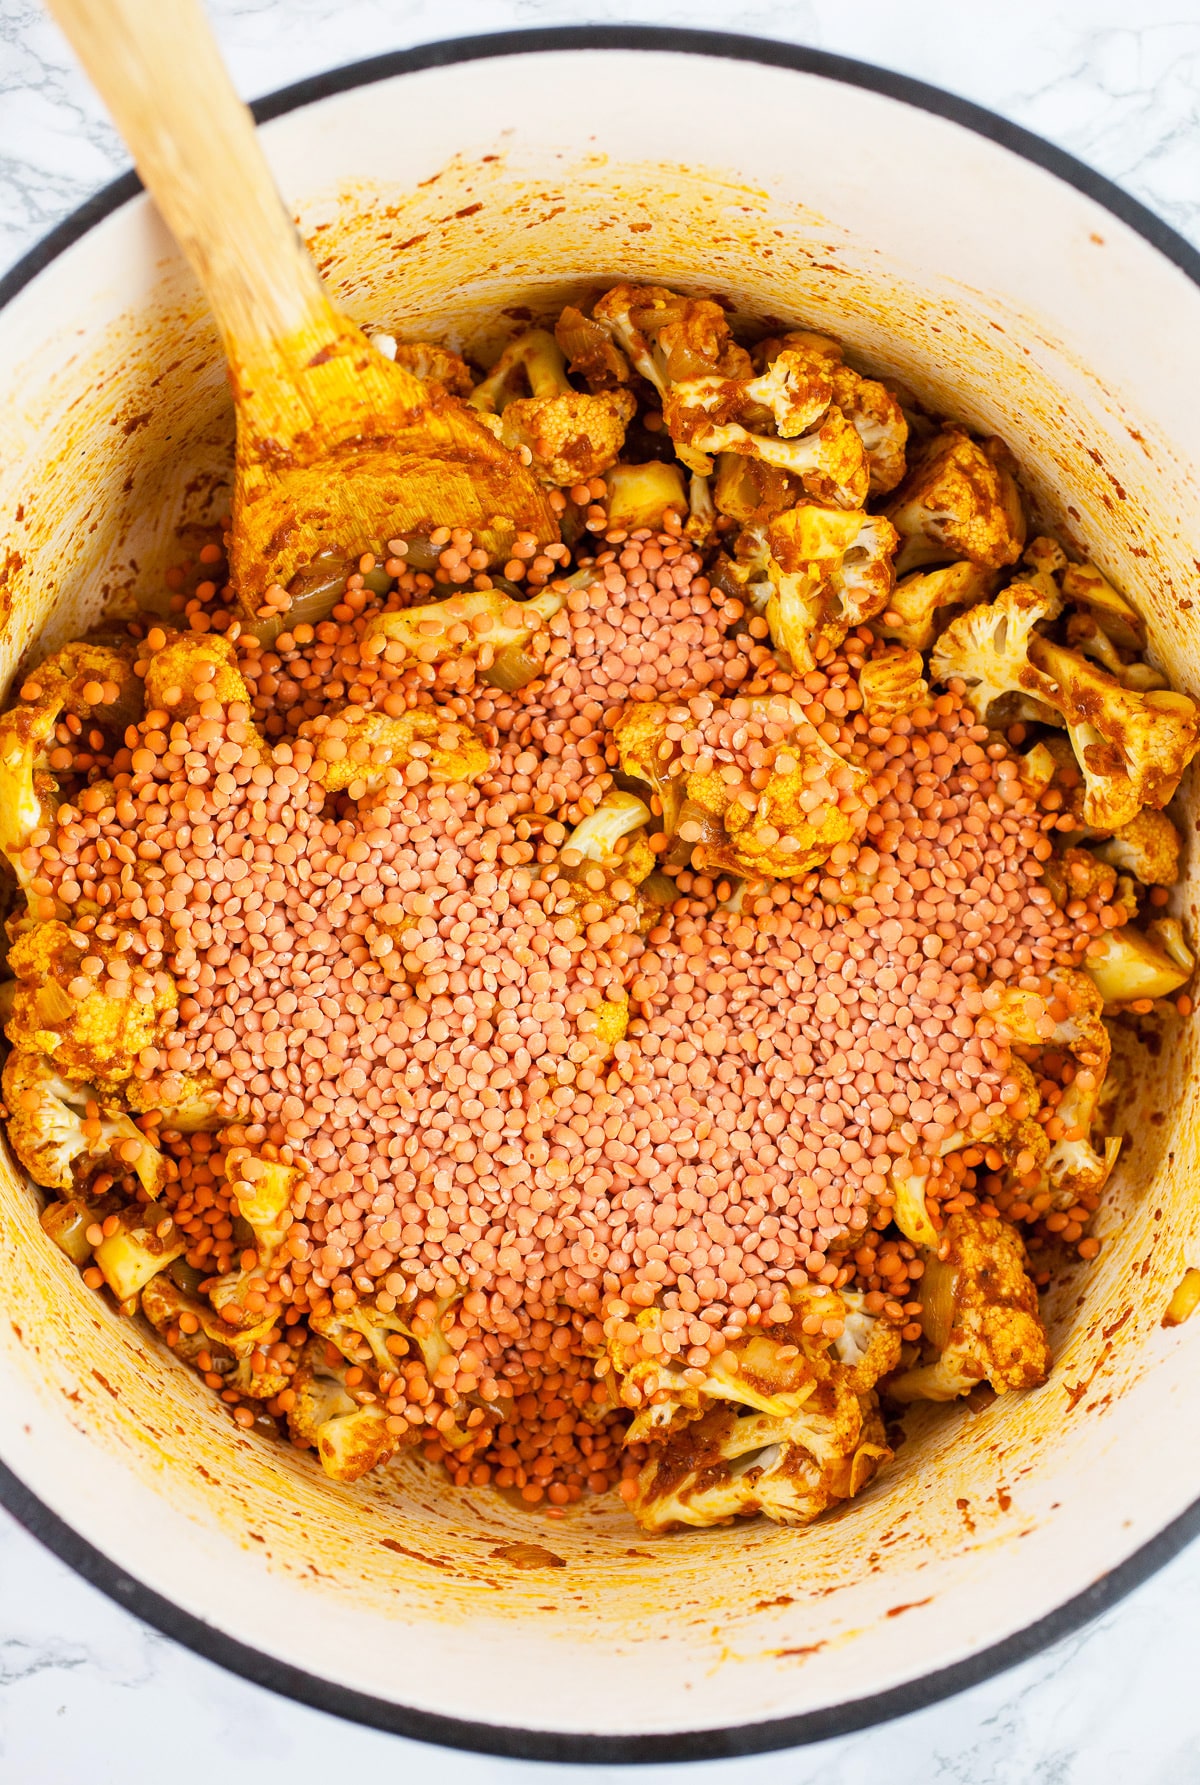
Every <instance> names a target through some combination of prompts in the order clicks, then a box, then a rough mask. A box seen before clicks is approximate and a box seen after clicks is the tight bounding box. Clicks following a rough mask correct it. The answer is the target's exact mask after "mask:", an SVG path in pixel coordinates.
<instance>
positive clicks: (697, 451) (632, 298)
mask: <svg viewBox="0 0 1200 1785" xmlns="http://www.w3.org/2000/svg"><path fill="white" fill-rule="evenodd" d="M595 315H596V319H597V321H599V322H600V323H602V325H603V326H605V327H606V328H608V329H609V330H610V332H611V333H612V336H613V338H614V339H615V340H616V341H618V342H619V343H620V345H621V347H622V348H623V349H624V350H625V352H626V353H627V354H628V355H629V358H630V359H631V360H632V362H633V364H634V366H635V367H636V368H637V370H638V371H639V372H640V373H641V374H642V376H643V377H644V378H646V379H648V380H649V382H650V383H651V384H653V385H654V387H655V389H656V390H657V391H658V393H659V395H660V397H661V398H662V405H663V421H664V422H665V424H666V428H667V432H668V433H669V434H670V436H671V440H672V441H673V443H674V446H675V450H676V452H677V454H678V456H679V457H680V459H682V461H683V463H684V464H685V465H686V466H687V468H688V470H689V471H695V472H698V473H700V474H701V475H702V476H708V474H709V473H710V472H711V471H712V469H713V464H712V455H713V454H714V453H737V454H744V455H746V456H748V457H750V458H753V459H758V460H761V461H762V462H763V463H764V464H766V465H772V466H775V467H777V468H778V469H780V470H783V471H787V472H790V473H791V474H792V475H793V476H795V477H798V478H800V479H801V480H802V482H803V484H804V487H805V489H807V490H808V491H809V493H810V494H811V495H814V496H816V497H817V499H818V500H819V501H822V502H832V503H836V504H839V505H841V506H845V507H849V508H856V507H861V505H862V503H863V502H864V501H865V500H866V496H867V489H868V484H869V470H868V465H867V456H866V453H865V451H864V449H863V444H862V441H861V440H860V439H859V436H858V434H857V433H856V431H855V429H854V426H853V423H852V422H851V421H850V420H849V419H848V418H847V417H846V416H845V415H843V414H842V411H841V410H840V409H839V408H838V407H837V405H836V404H835V403H834V402H833V379H832V377H831V375H830V372H829V370H828V369H827V368H826V366H825V365H824V363H823V362H822V360H821V358H820V356H816V355H813V354H811V353H808V352H806V351H803V350H797V351H793V350H792V349H791V348H790V347H783V346H782V345H781V347H780V350H779V351H778V352H777V353H776V355H775V358H774V359H773V361H772V362H771V363H770V364H768V365H767V366H766V368H765V369H764V370H763V371H762V372H760V373H758V374H757V375H755V372H754V368H753V365H752V363H751V360H750V356H749V355H748V354H747V353H746V352H745V350H744V349H743V348H741V347H739V346H738V345H737V343H736V342H735V341H734V340H733V338H732V336H731V335H730V332H729V324H728V322H727V321H726V319H725V315H724V312H723V311H722V310H721V308H720V306H719V305H717V304H714V303H712V302H711V301H710V300H708V299H704V298H699V299H692V298H683V297H680V296H678V295H677V294H676V293H675V292H672V291H667V290H665V289H664V288H663V287H661V286H645V287H635V286H628V285H618V286H615V287H614V288H613V290H611V291H609V292H607V293H606V294H605V296H604V297H603V298H601V299H600V300H599V301H598V302H597V304H596V306H595Z"/></svg>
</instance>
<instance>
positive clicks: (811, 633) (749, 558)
mask: <svg viewBox="0 0 1200 1785" xmlns="http://www.w3.org/2000/svg"><path fill="white" fill-rule="evenodd" d="M895 548H896V535H895V533H894V532H893V530H892V528H891V527H890V526H889V525H888V523H887V522H886V521H885V520H883V519H882V518H881V517H880V516H878V515H867V514H862V513H860V512H858V511H855V510H846V509H837V508H822V507H818V506H817V505H816V504H815V503H802V504H800V505H798V506H797V507H795V508H790V509H788V510H787V511H786V512H785V513H783V514H781V515H777V516H776V517H775V519H774V520H773V521H771V522H770V524H769V526H768V527H767V528H766V529H765V531H764V529H763V528H761V527H754V528H748V529H747V530H746V531H745V532H743V533H742V534H740V535H739V537H738V540H737V542H736V545H735V547H734V551H735V558H734V560H733V561H730V560H728V559H725V560H723V561H722V563H723V568H724V572H725V578H724V580H725V581H726V582H730V583H731V584H732V586H733V587H735V588H737V589H738V590H739V591H740V592H741V593H742V594H743V595H744V597H745V599H747V600H748V601H749V602H750V603H751V605H752V606H754V607H755V608H756V609H757V610H758V611H759V612H760V613H762V614H763V616H764V617H765V619H766V622H767V625H768V627H769V628H770V632H771V643H772V644H773V645H774V647H775V649H776V650H777V651H778V652H780V653H781V654H782V655H783V656H784V657H785V658H786V659H787V660H788V661H789V662H790V663H791V666H792V668H793V669H795V670H797V671H799V672H801V673H803V672H804V671H806V670H810V669H812V668H813V667H814V666H815V663H816V661H817V659H818V658H819V657H822V656H824V655H825V654H826V653H827V652H829V651H831V650H834V649H836V647H837V646H838V645H840V644H841V643H842V641H843V639H844V638H845V636H846V634H847V633H848V632H849V631H851V630H852V628H854V627H855V626H861V625H862V623H863V622H864V620H867V619H869V618H870V617H871V616H872V615H873V614H877V613H878V612H879V611H880V609H881V608H883V607H886V605H887V601H888V597H889V595H890V593H891V588H892V566H891V554H892V552H893V551H894V550H895Z"/></svg>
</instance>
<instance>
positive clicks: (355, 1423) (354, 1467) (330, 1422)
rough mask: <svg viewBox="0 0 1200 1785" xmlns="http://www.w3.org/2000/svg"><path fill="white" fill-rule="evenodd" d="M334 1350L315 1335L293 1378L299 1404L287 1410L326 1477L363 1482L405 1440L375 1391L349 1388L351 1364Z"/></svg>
mask: <svg viewBox="0 0 1200 1785" xmlns="http://www.w3.org/2000/svg"><path fill="white" fill-rule="evenodd" d="M331 1350H333V1347H332V1346H330V1345H329V1344H328V1343H327V1342H326V1340H324V1339H313V1340H311V1341H310V1342H309V1344H308V1345H306V1346H305V1348H304V1351H303V1352H302V1353H301V1359H300V1363H299V1366H298V1367H297V1370H296V1373H295V1375H294V1376H293V1377H292V1381H291V1386H292V1389H293V1390H294V1392H295V1395H296V1403H295V1405H294V1406H293V1407H292V1408H291V1409H290V1410H289V1412H288V1416H287V1421H288V1427H289V1429H290V1431H291V1434H292V1438H293V1439H294V1440H295V1441H296V1442H298V1443H299V1444H301V1445H304V1446H308V1447H310V1448H313V1449H315V1450H316V1452H317V1455H318V1457H319V1458H320V1461H321V1467H322V1468H323V1469H324V1471H325V1473H326V1475H328V1476H331V1477H332V1479H333V1480H334V1481H341V1482H352V1481H359V1480H361V1478H362V1477H363V1476H364V1475H366V1474H368V1473H369V1472H370V1471H371V1470H372V1469H374V1468H376V1467H377V1466H378V1465H379V1464H380V1463H382V1462H385V1461H386V1460H387V1459H388V1457H391V1456H394V1455H395V1454H396V1451H397V1450H399V1448H400V1445H401V1442H402V1439H401V1438H400V1437H398V1436H396V1435H394V1434H393V1433H392V1432H389V1430H388V1417H387V1410H386V1408H385V1407H384V1406H383V1405H382V1404H381V1403H380V1402H379V1401H378V1400H376V1399H375V1398H374V1397H373V1394H372V1391H371V1390H369V1389H368V1390H363V1389H360V1390H358V1391H356V1392H352V1391H351V1390H350V1389H349V1388H348V1387H347V1386H346V1370H347V1368H348V1366H347V1365H346V1364H344V1363H342V1362H341V1360H340V1359H339V1360H338V1362H336V1363H332V1362H331V1361H330V1357H329V1353H330V1351H331ZM334 1355H335V1357H336V1355H337V1354H336V1352H334ZM358 1395H371V1396H372V1398H371V1399H370V1400H362V1399H359V1398H357V1396H358ZM413 1435H414V1436H415V1428H414V1433H413Z"/></svg>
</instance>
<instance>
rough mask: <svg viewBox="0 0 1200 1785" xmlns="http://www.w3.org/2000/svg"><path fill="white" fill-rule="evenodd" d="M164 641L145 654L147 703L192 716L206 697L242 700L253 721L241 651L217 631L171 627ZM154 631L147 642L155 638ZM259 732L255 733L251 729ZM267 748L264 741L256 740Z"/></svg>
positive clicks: (224, 702)
mask: <svg viewBox="0 0 1200 1785" xmlns="http://www.w3.org/2000/svg"><path fill="white" fill-rule="evenodd" d="M162 635H163V636H164V638H165V641H166V642H165V643H164V644H163V645H162V646H161V647H160V648H159V649H158V650H153V651H151V654H150V656H149V657H148V658H147V659H146V708H147V711H162V712H166V713H167V714H169V715H170V717H171V718H172V719H189V718H191V717H192V716H193V715H194V714H195V713H197V712H198V711H199V709H200V707H201V705H202V703H203V702H204V701H206V700H215V701H219V702H220V704H221V705H222V706H226V707H228V706H233V705H235V704H240V705H242V706H244V707H245V709H246V718H247V720H249V717H250V712H251V709H252V705H253V703H252V701H251V699H250V690H249V689H248V688H247V686H246V679H245V677H244V676H243V675H242V672H241V670H240V669H239V668H238V661H237V652H236V650H235V649H234V647H233V645H232V644H231V643H230V642H229V640H228V639H227V638H223V637H222V636H221V634H220V633H219V632H169V631H166V630H165V629H163V630H162ZM154 638H155V634H154V633H153V632H152V633H151V634H150V635H149V638H148V639H147V641H146V642H147V646H149V645H150V644H151V642H152V641H153V640H154ZM253 735H254V736H257V734H253ZM258 741H259V743H260V744H261V746H262V748H263V749H264V750H265V748H266V746H265V744H262V740H261V739H259V740H258Z"/></svg>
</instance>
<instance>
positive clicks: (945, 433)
mask: <svg viewBox="0 0 1200 1785" xmlns="http://www.w3.org/2000/svg"><path fill="white" fill-rule="evenodd" d="M886 513H887V516H888V519H889V520H890V521H891V523H892V525H893V526H894V527H895V529H896V531H897V533H899V535H900V540H901V545H900V553H899V556H898V557H897V559H896V572H897V575H899V576H904V575H905V574H906V573H907V572H908V571H910V570H918V569H920V568H921V567H922V566H923V565H926V564H946V563H949V562H950V561H951V560H954V559H963V558H965V559H967V560H968V561H969V562H970V563H972V564H979V565H982V566H983V567H984V568H985V569H988V570H995V569H998V568H999V567H1000V566H1001V565H1004V564H1015V563H1016V561H1017V559H1018V558H1019V557H1020V555H1021V548H1022V546H1023V545H1024V543H1025V514H1024V509H1023V507H1022V504H1021V493H1020V490H1019V489H1018V488H1017V480H1016V477H1015V475H1014V468H1013V465H1012V461H1011V457H1010V455H1009V452H1008V449H1007V447H1006V446H1005V445H1004V443H1003V441H1000V440H994V439H993V440H985V441H983V442H982V443H979V442H976V441H974V440H972V439H971V436H970V435H969V434H968V433H967V432H966V431H965V429H963V428H959V427H948V428H944V429H943V430H942V432H941V433H940V434H935V435H934V436H933V437H932V439H930V440H927V441H926V442H925V444H924V445H923V446H921V447H920V448H919V449H918V450H917V452H916V453H915V454H914V455H913V456H912V458H911V460H910V463H909V468H908V475H907V476H906V477H905V479H904V482H903V483H902V484H901V486H900V488H899V489H898V490H897V492H896V495H895V498H894V500H893V501H892V502H891V503H890V505H889V506H888V508H887V510H886Z"/></svg>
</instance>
